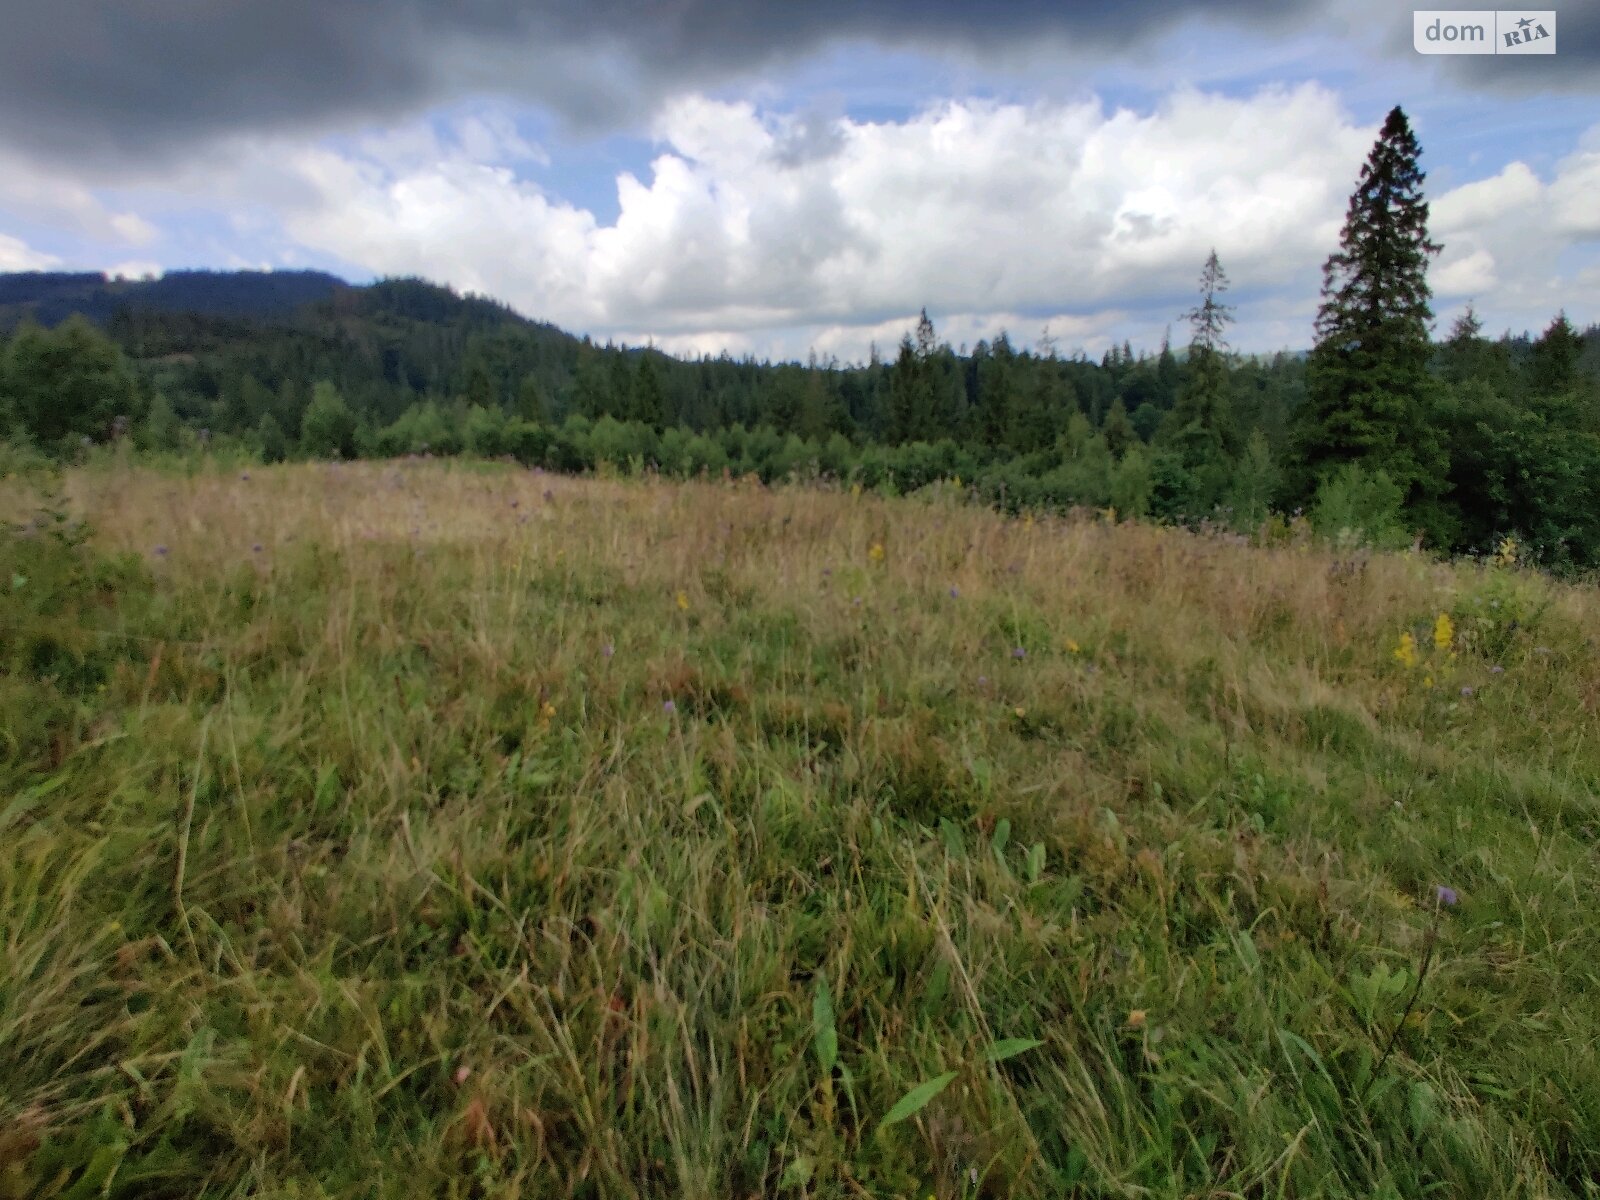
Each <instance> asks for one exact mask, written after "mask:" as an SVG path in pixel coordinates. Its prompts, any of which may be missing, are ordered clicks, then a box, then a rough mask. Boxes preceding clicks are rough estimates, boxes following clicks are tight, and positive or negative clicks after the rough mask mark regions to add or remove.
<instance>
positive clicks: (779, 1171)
mask: <svg viewBox="0 0 1600 1200" xmlns="http://www.w3.org/2000/svg"><path fill="white" fill-rule="evenodd" d="M8 488H9V485H8ZM67 492H68V495H69V497H70V500H71V508H72V510H73V511H74V512H75V513H78V514H81V515H83V516H85V517H86V518H87V519H88V521H89V523H90V526H91V528H92V529H93V531H94V532H93V537H92V539H91V541H90V542H89V543H88V544H87V545H85V546H83V547H74V546H72V545H70V544H67V543H70V541H71V539H70V538H67V539H65V541H62V540H59V539H57V538H56V537H54V536H52V534H51V532H50V531H49V530H48V529H36V530H34V531H32V532H30V533H28V534H26V535H17V534H11V533H7V534H5V535H3V540H0V555H3V557H4V559H5V561H4V563H3V564H0V567H3V572H0V581H5V580H9V583H7V584H6V585H5V586H6V587H8V588H9V590H8V591H6V592H5V593H4V597H3V599H0V652H3V657H0V723H3V725H4V729H5V735H4V738H3V739H0V796H3V797H4V798H3V799H0V844H3V845H4V847H5V849H4V851H3V853H0V1196H13V1195H14V1196H53V1195H68V1194H73V1195H93V1194H105V1195H113V1196H180V1195H182V1196H191V1195H207V1196H237V1195H252V1196H264V1195H272V1196H291V1195H292V1196H302V1197H305V1196H353V1195H396V1196H399V1195H440V1196H445V1195H456V1196H468V1195H478V1196H496V1197H499V1196H519V1195H520V1196H556V1195H570V1196H634V1195H639V1196H644V1195H660V1196H667V1195H674V1196H680V1195H681V1196H719V1197H720V1196H746V1195H767V1194H785V1195H794V1196H803V1195H811V1196H851V1195H855V1196H861V1195H870V1196H893V1195H901V1196H915V1197H918V1198H919V1200H920V1198H922V1197H926V1196H928V1195H930V1194H932V1195H935V1196H938V1197H941V1198H943V1197H958V1196H960V1197H969V1196H976V1195H983V1196H1011V1195H1017V1196H1040V1197H1043V1196H1059V1195H1076V1196H1085V1197H1091V1196H1092V1197H1113V1196H1115V1197H1134V1196H1140V1197H1172V1198H1174V1200H1176V1198H1178V1197H1185V1196H1192V1195H1205V1196H1211V1195H1217V1196H1225V1195H1226V1196H1231V1195H1244V1196H1296V1197H1311V1196H1327V1197H1363V1198H1365V1197H1402V1196H1404V1197H1412V1196H1422V1195H1424V1194H1430V1195H1431V1194H1444V1195H1463V1194H1474V1195H1486V1196H1495V1197H1545V1196H1551V1197H1568V1196H1572V1197H1593V1196H1595V1195H1596V1194H1597V1193H1596V1192H1595V1190H1594V1187H1595V1184H1594V1182H1593V1181H1594V1180H1595V1179H1596V1178H1597V1177H1600V1051H1597V1046H1600V976H1597V975H1596V966H1595V964H1596V963H1597V962H1600V925H1597V923H1596V921H1595V918H1594V904H1595V900H1596V897H1597V895H1600V852H1597V848H1596V846H1597V843H1596V831H1597V829H1600V749H1597V747H1596V741H1595V737H1596V733H1597V726H1600V713H1597V705H1600V655H1597V653H1596V646H1595V636H1596V631H1597V630H1600V597H1597V596H1596V594H1595V592H1594V590H1593V588H1588V589H1585V588H1582V587H1576V586H1571V585H1566V584H1559V583H1556V582H1552V581H1550V580H1548V579H1545V578H1543V577H1541V576H1538V575H1534V574H1532V573H1528V572H1523V571H1520V570H1518V569H1516V568H1514V567H1506V566H1496V565H1492V564H1483V565H1443V564H1439V563H1436V562H1433V561H1430V560H1428V559H1426V558H1424V557H1421V556H1410V555H1367V554H1364V553H1359V552H1358V553H1345V554H1343V555H1335V554H1334V553H1333V552H1331V551H1329V550H1327V549H1324V548H1321V547H1318V546H1314V545H1312V544H1310V543H1309V542H1307V541H1305V540H1302V539H1299V538H1296V537H1292V536H1291V537H1288V538H1286V539H1285V540H1284V541H1283V542H1282V543H1281V544H1279V545H1275V546H1271V547H1256V546H1249V545H1244V544H1241V541H1240V540H1239V539H1222V538H1202V537H1199V536H1196V535H1192V534H1189V533H1185V532H1182V531H1178V530H1174V529H1169V528H1160V527H1155V526H1146V525H1139V524H1112V523H1109V522H1108V521H1107V520H1105V519H1103V518H1085V519H1080V520H1065V519H1053V518H1052V519H1039V520H1034V519H1027V518H1025V519H1003V518H1001V517H999V516H997V515H994V514H992V513H990V512H988V511H985V510H981V509H977V508H972V507H966V506H963V505H961V504H959V503H957V502H956V501H955V500H933V501H927V502H921V501H911V500H894V501H891V500H884V499H880V498H878V497H875V496H872V495H870V494H868V495H851V494H849V493H846V492H828V491H822V490H769V489H765V488H760V487H757V486H752V485H736V484H730V485H719V484H710V483H702V484H669V483H662V482H624V481H614V480H607V479H593V478H591V479H575V478H562V477H555V476H551V475H545V474H541V473H537V472H530V471H523V470H516V469H509V468H504V467H501V466H498V465H496V466H482V465H477V466H475V465H472V464H467V463H453V464H436V463H418V462H389V463H361V464H355V465H342V466H325V465H300V466H286V467H276V468H268V469H262V468H252V469H251V470H250V471H249V472H248V473H246V474H243V475H241V474H240V473H238V472H229V473H217V472H209V473H208V472H201V473H197V474H194V475H191V476H187V477H185V476H181V475H176V474H162V473H157V472H155V471H149V470H138V469H129V468H110V467H107V468H101V469H96V470H92V471H86V472H77V473H73V474H69V476H68V478H67ZM6 498H7V503H8V507H9V508H11V509H12V510H13V511H16V510H18V509H19V508H21V507H24V506H26V505H29V504H31V501H30V500H29V499H28V498H27V497H25V496H23V495H22V494H21V492H20V491H19V490H17V489H9V490H8V491H7V493H6ZM1441 615H1442V616H1443V617H1444V618H1446V619H1445V620H1441ZM1407 632H1409V633H1411V635H1412V643H1411V649H1410V650H1409V651H1407V650H1405V649H1404V648H1403V647H1402V641H1401V639H1402V636H1403V635H1404V634H1406V633H1407ZM1397 651H1398V653H1397ZM1406 660H1414V661H1412V662H1411V665H1408V661H1406ZM1424 962H1426V963H1427V974H1426V977H1425V978H1424V979H1423V980H1422V982H1421V986H1420V988H1418V986H1417V982H1418V981H1417V974H1418V971H1419V968H1420V967H1421V966H1422V964H1423V963H1424ZM1380 1066H1381V1070H1378V1068H1379V1067H1380ZM952 1072H953V1075H951V1074H950V1073H952ZM947 1076H948V1078H947ZM941 1080H944V1081H945V1082H944V1083H943V1086H941V1087H938V1088H935V1087H934V1086H933V1085H936V1084H938V1083H939V1081H941ZM919 1085H929V1086H926V1087H921V1090H920V1091H917V1092H915V1093H914V1094H913V1095H911V1096H910V1099H909V1101H908V1102H907V1103H904V1104H901V1103H900V1102H901V1101H902V1099H903V1098H906V1097H907V1096H908V1093H913V1092H914V1089H918V1088H919ZM917 1101H924V1103H923V1104H922V1105H921V1106H920V1107H918V1106H917V1104H916V1102H917ZM897 1104H899V1108H897V1107H896V1106H897ZM908 1109H910V1110H912V1111H909V1112H907V1111H906V1110H908ZM902 1113H904V1114H905V1115H904V1118H903V1119H899V1120H892V1121H888V1122H887V1123H886V1118H891V1117H898V1116H900V1115H901V1114H902Z"/></svg>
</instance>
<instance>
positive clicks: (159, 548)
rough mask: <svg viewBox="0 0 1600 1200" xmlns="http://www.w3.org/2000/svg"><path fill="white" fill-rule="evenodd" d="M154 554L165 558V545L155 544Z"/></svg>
mask: <svg viewBox="0 0 1600 1200" xmlns="http://www.w3.org/2000/svg"><path fill="white" fill-rule="evenodd" d="M155 556H156V557H157V558H165V557H166V556H167V548H166V547H165V546H157V547H156V548H155Z"/></svg>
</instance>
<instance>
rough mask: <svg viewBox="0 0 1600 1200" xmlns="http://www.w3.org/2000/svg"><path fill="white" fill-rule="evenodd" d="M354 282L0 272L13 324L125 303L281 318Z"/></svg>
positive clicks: (315, 274)
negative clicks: (8, 273) (145, 277)
mask: <svg viewBox="0 0 1600 1200" xmlns="http://www.w3.org/2000/svg"><path fill="white" fill-rule="evenodd" d="M349 287H350V285H349V284H347V283H345V281H344V280H342V279H339V278H337V277H336V276H333V275H329V274H327V273H325V272H322V271H172V272H169V273H168V274H166V275H163V276H162V277H161V278H159V279H153V278H147V279H122V278H114V277H109V276H106V275H102V274H100V273H98V272H44V271H33V272H26V273H21V274H14V275H0V330H10V329H14V328H15V327H16V326H17V325H19V324H21V323H22V322H23V321H24V320H32V321H35V322H37V323H39V324H41V325H57V324H60V323H61V322H62V321H64V320H66V319H67V318H68V317H70V316H72V315H73V314H75V313H76V314H81V315H83V316H85V317H87V318H89V320H91V321H93V322H95V323H96V324H97V325H104V324H106V323H107V322H109V321H110V320H111V318H112V316H113V315H114V314H115V313H116V312H117V310H118V309H122V308H127V309H139V310H147V311H157V312H184V313H196V314H199V315H201V316H208V317H244V318H264V319H266V318H282V317H285V316H288V315H289V314H291V313H293V312H295V311H296V310H298V309H301V308H303V307H305V306H306V305H308V304H315V303H317V302H319V301H325V300H330V299H332V298H333V297H334V295H336V294H337V293H338V292H341V291H346V290H348V289H349Z"/></svg>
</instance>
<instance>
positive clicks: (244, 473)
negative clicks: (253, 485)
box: [239, 471, 250, 483]
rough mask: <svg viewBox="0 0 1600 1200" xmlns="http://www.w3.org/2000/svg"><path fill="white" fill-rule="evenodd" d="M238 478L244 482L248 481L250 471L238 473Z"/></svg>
mask: <svg viewBox="0 0 1600 1200" xmlns="http://www.w3.org/2000/svg"><path fill="white" fill-rule="evenodd" d="M239 478H240V479H242V480H244V481H245V482H246V483H249V482H250V472H249V471H244V472H242V473H241V474H240V475H239Z"/></svg>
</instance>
